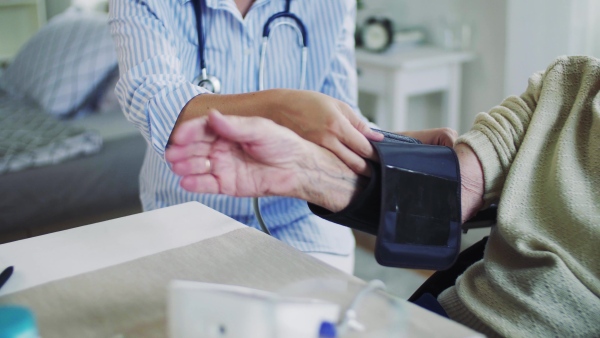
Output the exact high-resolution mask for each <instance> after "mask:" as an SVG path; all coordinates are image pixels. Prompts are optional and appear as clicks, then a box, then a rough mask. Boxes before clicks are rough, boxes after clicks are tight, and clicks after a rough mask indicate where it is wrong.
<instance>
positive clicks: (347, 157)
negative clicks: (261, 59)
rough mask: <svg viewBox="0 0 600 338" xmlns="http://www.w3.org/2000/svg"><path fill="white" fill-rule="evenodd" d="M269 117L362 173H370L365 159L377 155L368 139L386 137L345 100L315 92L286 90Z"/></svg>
mask: <svg viewBox="0 0 600 338" xmlns="http://www.w3.org/2000/svg"><path fill="white" fill-rule="evenodd" d="M269 118H270V119H272V120H273V121H275V122H277V123H278V124H280V125H282V126H285V127H287V128H289V129H291V130H293V131H294V132H296V133H297V134H298V135H300V136H301V137H302V138H304V139H306V140H309V141H311V142H313V143H315V144H318V145H320V146H322V147H324V148H327V149H329V150H330V151H331V152H333V153H334V154H335V155H337V157H339V158H340V159H341V160H342V161H343V162H344V163H346V165H348V166H349V167H350V168H351V169H352V170H354V171H355V172H356V173H359V174H366V173H367V168H368V167H367V164H366V161H365V160H364V159H365V158H368V159H375V158H376V157H375V156H376V155H375V151H374V149H373V147H372V146H371V144H370V143H369V141H368V139H371V140H374V141H381V140H382V139H383V135H381V134H379V133H376V132H374V131H372V130H371V128H369V126H368V124H367V123H366V122H365V121H363V120H361V119H360V118H359V117H358V116H357V115H356V113H355V112H354V111H353V110H352V108H350V106H348V105H347V104H346V103H344V102H342V101H340V100H337V99H334V98H332V97H329V96H327V95H325V94H321V93H318V92H313V91H300V90H288V91H283V92H282V95H281V96H280V108H279V109H277V110H276V111H275V114H273V115H272V116H270V117H269Z"/></svg>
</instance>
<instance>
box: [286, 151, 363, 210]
mask: <svg viewBox="0 0 600 338" xmlns="http://www.w3.org/2000/svg"><path fill="white" fill-rule="evenodd" d="M309 147H310V148H311V155H312V156H307V158H306V160H305V161H303V162H302V163H301V171H300V172H299V173H298V175H299V176H300V179H299V182H300V186H299V187H298V189H297V192H296V195H297V196H296V197H298V198H301V199H304V200H306V201H308V202H311V203H314V204H317V205H320V206H322V207H323V208H326V209H328V210H330V211H333V212H338V211H340V210H342V209H344V208H345V207H346V206H348V204H349V203H350V201H351V200H352V199H353V198H354V197H355V196H356V195H358V194H360V192H361V191H362V190H363V189H364V187H365V186H366V185H367V183H368V182H369V179H368V178H367V177H364V176H361V175H358V174H356V173H355V172H353V171H352V170H351V169H350V168H348V167H347V166H346V165H345V164H344V163H343V162H341V161H340V160H339V159H338V158H337V157H336V156H335V155H333V154H332V153H331V152H329V151H328V150H326V149H324V148H321V147H319V146H316V145H313V144H310V145H309Z"/></svg>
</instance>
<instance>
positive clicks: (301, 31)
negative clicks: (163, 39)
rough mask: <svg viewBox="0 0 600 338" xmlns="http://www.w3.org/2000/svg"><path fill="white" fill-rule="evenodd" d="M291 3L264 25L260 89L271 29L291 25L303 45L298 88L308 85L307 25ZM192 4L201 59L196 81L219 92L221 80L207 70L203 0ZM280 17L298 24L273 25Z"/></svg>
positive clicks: (214, 91)
mask: <svg viewBox="0 0 600 338" xmlns="http://www.w3.org/2000/svg"><path fill="white" fill-rule="evenodd" d="M290 3H291V0H286V2H285V10H284V11H283V12H279V13H275V14H274V15H272V16H271V17H270V18H269V19H267V22H266V23H265V25H264V26H263V37H262V46H261V51H260V61H259V66H258V90H264V89H265V86H264V74H265V59H266V55H267V49H268V46H269V37H270V34H271V31H273V30H274V29H275V28H277V27H279V26H290V27H292V28H293V29H294V30H295V31H296V34H297V35H298V37H299V44H300V45H302V58H301V60H300V62H301V68H300V87H299V88H298V89H304V86H305V85H306V64H307V61H308V34H307V32H306V26H304V23H303V22H302V20H300V18H298V17H297V16H296V15H295V14H293V13H291V12H290ZM192 4H193V5H194V12H195V14H196V29H197V31H198V58H199V60H200V75H198V77H196V79H194V83H197V84H198V86H200V87H202V88H204V89H206V90H208V91H210V92H212V93H215V94H219V93H220V92H221V81H220V80H219V79H218V78H217V77H216V76H213V75H209V74H208V72H207V71H206V59H205V58H204V46H205V44H204V43H205V41H204V27H203V26H202V2H201V0H192ZM279 18H289V19H292V21H293V22H295V23H296V24H295V25H294V24H292V22H290V21H280V22H278V23H276V24H274V25H273V26H272V27H271V24H272V23H273V21H275V20H277V19H279Z"/></svg>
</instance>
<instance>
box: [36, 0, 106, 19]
mask: <svg viewBox="0 0 600 338" xmlns="http://www.w3.org/2000/svg"><path fill="white" fill-rule="evenodd" d="M106 3H107V0H46V13H47V14H48V19H50V18H51V17H53V16H55V15H56V14H59V13H61V12H63V11H64V10H65V9H67V8H68V7H69V6H71V5H75V6H78V7H80V8H85V9H91V10H98V9H101V8H102V7H103V6H105V4H106Z"/></svg>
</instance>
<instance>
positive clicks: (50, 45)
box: [0, 9, 117, 117]
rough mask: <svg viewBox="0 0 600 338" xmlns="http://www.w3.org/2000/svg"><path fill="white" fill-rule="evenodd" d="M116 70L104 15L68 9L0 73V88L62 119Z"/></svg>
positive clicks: (25, 46) (82, 103) (22, 49)
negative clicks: (31, 101)
mask: <svg viewBox="0 0 600 338" xmlns="http://www.w3.org/2000/svg"><path fill="white" fill-rule="evenodd" d="M116 66H117V56H116V52H115V48H114V45H113V41H112V37H111V34H110V30H109V26H108V15H106V14H105V13H98V12H89V11H79V10H75V9H71V10H67V11H66V12H64V13H62V14H59V15H57V16H56V17H54V18H53V19H52V20H50V22H49V23H48V24H47V25H46V26H44V27H42V29H40V31H39V32H38V33H36V34H35V35H34V36H33V37H32V38H31V39H30V40H29V41H28V42H27V43H26V44H25V45H24V46H23V48H21V50H20V51H19V53H18V54H17V56H16V57H15V59H14V60H13V62H12V63H11V64H10V65H9V66H8V68H7V69H6V70H5V71H4V73H3V74H2V78H0V88H2V89H4V90H6V91H8V92H9V93H11V94H12V95H15V96H18V97H24V98H27V99H30V100H33V101H34V102H36V103H37V104H38V105H39V106H40V107H42V109H44V110H45V111H46V112H48V113H50V114H52V115H56V116H61V117H65V116H68V115H70V114H73V113H75V112H76V111H77V110H78V109H79V108H81V107H83V106H84V105H85V104H86V100H87V99H88V98H89V97H90V95H91V94H92V93H93V92H94V90H95V89H96V88H97V87H98V86H100V85H101V84H102V83H103V82H104V80H105V78H106V76H107V75H108V74H109V73H110V72H111V71H112V70H114V69H115V68H116Z"/></svg>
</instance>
